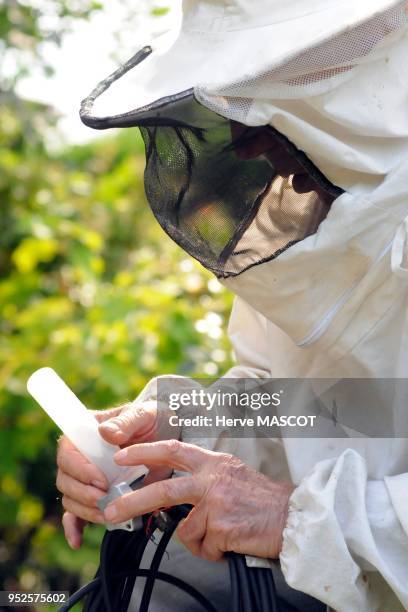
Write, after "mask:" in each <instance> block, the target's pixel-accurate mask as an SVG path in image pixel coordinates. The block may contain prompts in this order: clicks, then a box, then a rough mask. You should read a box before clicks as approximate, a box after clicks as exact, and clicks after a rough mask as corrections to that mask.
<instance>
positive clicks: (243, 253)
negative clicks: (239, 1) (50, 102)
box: [82, 69, 342, 278]
mask: <svg viewBox="0 0 408 612" xmlns="http://www.w3.org/2000/svg"><path fill="white" fill-rule="evenodd" d="M122 70H123V69H122ZM111 78H112V77H111ZM112 80H115V79H112ZM105 88H106V87H105ZM95 92H97V93H96V95H99V93H101V86H99V91H98V88H97V90H95ZM91 96H92V94H91ZM95 97H96V96H94V98H95ZM90 98H91V97H90ZM88 100H89V99H88ZM84 105H85V108H87V107H86V101H85V102H84ZM84 105H83V108H84ZM84 114H85V113H84V111H82V119H83V120H84V121H85V122H86V123H87V124H88V125H90V124H92V123H91V121H90V120H89V118H88V117H85V118H84ZM95 122H97V124H95ZM93 123H94V124H93V125H92V127H97V128H99V129H100V128H105V127H114V126H121V127H130V126H132V125H133V126H138V127H139V128H140V130H141V133H142V136H143V139H144V142H145V146H146V170H145V190H146V195H147V199H148V201H149V204H150V206H151V208H152V211H153V213H154V215H155V217H156V219H157V220H158V222H159V223H160V225H161V226H162V228H163V229H164V230H165V232H166V233H167V234H168V235H169V236H170V237H171V238H172V239H173V240H174V241H175V242H176V243H177V244H179V245H180V246H181V247H182V248H183V249H184V250H185V251H186V252H188V253H189V254H190V255H192V256H193V257H194V258H195V259H197V260H198V261H199V262H201V263H202V265H203V266H204V267H205V268H207V269H209V270H211V271H212V272H214V274H215V275H216V276H218V277H223V278H227V277H229V276H236V275H238V274H240V273H242V272H244V271H245V270H247V269H248V268H250V267H252V266H254V265H257V264H259V263H262V262H265V261H268V260H271V259H273V258H275V257H277V256H278V255H280V254H281V253H283V252H284V251H285V250H286V249H288V248H289V247H290V246H291V245H293V244H295V243H296V242H299V241H300V240H303V239H304V238H306V237H307V236H310V235H311V234H314V233H315V232H316V230H317V228H318V226H319V225H320V223H321V222H322V221H323V219H325V217H326V215H327V213H328V211H329V209H330V206H331V204H332V203H333V201H334V199H335V198H337V197H338V196H339V195H340V194H341V193H342V191H341V189H339V188H337V187H335V186H334V185H332V184H331V183H330V182H329V181H328V180H327V179H326V178H325V177H324V176H323V175H322V173H321V172H320V171H319V170H318V169H317V168H316V167H315V166H314V165H313V163H312V162H311V161H310V160H309V159H308V158H307V157H306V155H305V154H304V153H302V152H301V151H299V150H298V149H296V147H295V146H294V145H293V144H291V143H290V142H289V141H288V140H287V138H285V137H284V136H283V135H282V134H280V133H279V132H278V131H277V130H275V129H273V128H272V127H270V126H264V127H255V128H252V127H247V126H244V125H242V124H239V123H235V122H232V121H230V120H229V119H226V118H224V117H221V116H220V115H218V114H216V113H215V112H213V111H211V110H209V109H207V108H206V107H204V106H203V105H201V104H200V103H199V102H197V100H196V99H195V98H194V94H193V91H192V90H191V91H187V92H183V93H181V94H179V95H176V96H172V97H169V98H165V99H163V100H159V101H158V102H156V103H155V104H153V105H152V106H150V107H145V108H143V109H140V110H139V111H133V112H132V113H126V114H125V115H120V116H117V117H116V118H102V119H94V120H93Z"/></svg>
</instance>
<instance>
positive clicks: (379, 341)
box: [57, 0, 408, 612]
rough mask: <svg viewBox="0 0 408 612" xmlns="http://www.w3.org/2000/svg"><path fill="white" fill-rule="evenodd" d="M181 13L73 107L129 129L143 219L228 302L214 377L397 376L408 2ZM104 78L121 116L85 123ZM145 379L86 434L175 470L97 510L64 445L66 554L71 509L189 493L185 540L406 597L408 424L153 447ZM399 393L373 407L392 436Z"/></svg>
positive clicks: (399, 419) (263, 5)
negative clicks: (138, 144)
mask: <svg viewBox="0 0 408 612" xmlns="http://www.w3.org/2000/svg"><path fill="white" fill-rule="evenodd" d="M183 8H184V16H183V23H182V28H181V32H180V34H179V36H178V38H177V40H176V42H175V43H174V44H173V46H172V47H171V48H170V50H168V51H167V52H166V53H164V54H163V53H162V54H159V53H155V52H153V53H150V50H149V49H144V50H143V51H142V52H141V53H140V54H138V55H137V56H136V57H135V58H134V59H133V60H132V61H131V62H130V63H129V64H128V65H126V66H125V67H124V68H123V69H121V70H120V71H118V73H117V74H116V75H114V78H111V79H110V80H108V81H107V82H105V83H104V84H102V86H101V87H99V88H98V89H97V90H95V92H93V94H92V95H91V97H90V98H88V99H87V100H86V101H85V102H84V105H83V107H82V118H83V120H84V121H85V122H86V123H88V125H91V126H92V127H97V128H101V129H104V128H107V127H115V126H118V127H131V126H138V127H140V129H141V131H142V134H143V138H144V140H145V143H146V152H147V167H146V175H145V182H146V192H147V196H148V200H149V203H150V205H151V207H152V209H153V212H154V214H155V215H156V218H157V219H158V221H159V222H160V224H161V225H162V226H163V228H164V229H165V231H166V232H167V233H168V234H169V235H170V236H171V237H172V238H173V239H174V240H175V241H176V242H177V243H178V244H179V245H180V246H181V247H182V248H183V249H185V250H186V251H187V252H188V253H190V254H191V255H192V256H193V257H195V258H196V259H198V260H199V261H200V262H201V263H202V264H203V265H204V266H205V267H206V268H207V269H209V270H211V271H213V272H214V273H215V274H216V276H217V277H218V278H219V279H220V281H221V282H222V283H223V284H224V285H225V286H226V287H227V288H228V289H230V290H231V291H232V292H234V294H236V296H237V297H236V300H235V304H234V308H233V312H232V315H231V320H230V324H229V335H230V338H231V342H232V344H233V347H234V349H235V354H236V360H237V365H236V366H235V367H233V368H232V369H231V370H230V371H229V372H227V373H226V375H225V376H226V377H229V378H253V377H260V378H268V377H270V378H271V377H273V378H297V379H309V378H312V379H336V380H339V379H347V378H361V379H371V380H372V381H373V384H374V383H375V381H380V380H381V379H403V378H406V377H407V372H408V320H407V314H408V262H407V252H408V245H407V239H408V236H407V235H408V61H407V58H408V35H407V31H408V28H407V23H408V3H407V2H406V1H405V0H404V1H401V0H399V1H395V0H359V1H358V2H355V1H354V0H342V1H340V0H309V1H308V2H304V1H303V0H286V1H285V2H283V1H282V0H202V1H201V2H199V1H196V0H186V1H185V2H184V6H183ZM118 76H121V77H122V78H121V79H120V81H118V83H117V84H115V86H114V87H112V95H111V97H110V98H109V96H106V100H108V101H109V100H110V101H111V102H112V103H113V107H114V108H115V109H119V106H118V105H120V104H121V105H122V108H121V110H123V112H122V113H120V114H119V115H118V114H116V115H115V116H113V115H108V114H106V113H105V115H104V116H101V114H100V113H99V115H98V116H95V115H94V114H92V113H93V109H92V107H93V104H94V102H95V100H96V98H97V97H98V96H99V95H100V93H101V92H103V91H104V90H105V89H106V88H107V86H109V85H110V84H111V83H112V82H113V81H114V80H115V79H116V78H117V77H118ZM132 79H133V80H132ZM125 86H130V92H131V93H130V94H129V93H126V94H125V93H124V92H125ZM103 99H104V96H102V97H101V98H100V104H101V106H100V108H103V104H106V103H107V102H103ZM136 107H137V108H136ZM95 108H96V107H95ZM135 108H136V110H131V109H135ZM129 109H130V110H129ZM185 382H186V384H187V382H188V381H185ZM191 384H193V383H191ZM157 388H158V384H157V379H155V380H153V381H151V382H150V383H149V384H148V385H147V387H146V388H145V389H144V391H143V392H142V393H141V395H140V396H139V397H138V398H137V399H136V400H135V402H133V404H131V405H127V406H125V407H124V408H122V409H115V410H113V411H108V412H106V413H101V414H100V415H99V416H98V418H99V420H100V421H104V422H103V423H102V425H101V427H100V431H101V433H102V435H103V436H104V437H105V439H106V440H108V441H109V442H112V443H115V444H120V445H122V446H125V447H127V450H124V451H122V453H121V454H120V456H118V462H120V463H121V464H123V465H129V464H132V463H135V464H137V463H146V464H148V465H150V466H161V467H163V466H165V467H167V468H171V469H177V470H181V471H183V472H188V474H189V475H188V476H184V477H180V478H175V479H168V480H164V481H156V482H153V483H151V484H148V485H146V487H145V488H144V489H142V490H140V491H136V492H134V493H132V494H130V495H128V496H126V497H123V498H121V500H119V501H117V502H116V503H114V504H112V505H111V506H110V507H109V509H108V511H109V515H108V513H106V515H105V517H103V516H102V515H101V514H100V513H99V512H98V510H97V509H96V505H95V504H96V499H97V498H98V496H100V495H101V494H102V493H101V491H103V490H104V489H105V485H106V483H105V481H104V478H103V475H101V474H100V473H99V472H98V470H97V468H95V467H93V466H91V465H90V464H88V463H87V462H86V460H85V459H84V458H82V457H81V456H80V455H79V453H78V452H76V451H75V449H73V448H72V446H71V445H70V443H69V442H68V441H67V440H66V439H63V440H62V442H61V444H60V449H59V454H58V465H59V472H58V480H57V486H58V488H59V489H60V490H61V491H62V492H63V494H64V498H63V505H64V508H65V510H66V512H65V515H64V519H63V523H64V528H65V533H66V536H67V538H68V540H69V541H70V542H71V544H72V545H73V546H78V545H80V540H81V533H82V528H83V524H84V521H93V522H104V520H105V519H106V518H108V519H109V521H111V522H114V521H118V522H120V521H123V520H125V519H127V518H129V517H131V516H135V515H140V514H143V513H145V512H148V511H150V510H153V509H155V508H158V507H161V506H168V505H173V504H176V503H184V502H187V503H192V504H193V505H194V506H195V508H194V510H193V511H192V512H191V514H190V516H189V517H188V519H187V520H186V521H185V522H184V523H183V525H182V526H181V527H180V528H179V530H178V534H179V538H180V539H181V541H182V542H183V543H184V544H185V545H186V546H187V548H189V549H190V550H191V551H192V552H193V553H194V554H196V555H199V556H202V557H203V558H205V559H210V560H217V559H219V558H220V557H221V556H222V555H223V553H224V552H226V551H229V550H233V551H236V552H241V553H245V554H249V555H255V556H258V557H268V558H272V559H277V558H279V559H280V563H281V568H282V571H283V574H284V577H285V579H286V582H287V583H288V584H289V585H290V586H291V587H293V588H294V589H296V590H298V591H300V592H302V593H305V594H308V595H310V596H312V597H314V598H316V599H317V600H318V601H320V602H323V603H324V604H326V605H327V606H330V607H331V608H333V609H334V610H338V611H340V612H365V611H374V610H375V611H377V610H378V611H379V610H381V612H388V611H389V612H391V611H392V612H397V611H398V610H406V609H408V443H407V440H406V438H405V437H397V436H394V437H379V438H377V439H372V438H371V439H370V438H368V437H350V438H348V439H343V438H337V439H335V438H318V437H316V438H313V439H300V438H297V437H292V438H287V439H286V438H284V439H283V440H277V439H262V440H261V439H256V440H224V439H222V440H218V441H217V440H215V441H212V442H213V443H212V445H211V441H210V442H208V443H207V444H203V445H202V448H199V447H196V446H194V445H189V444H187V443H186V442H182V441H181V442H180V441H174V440H171V441H168V440H167V441H166V440H164V441H163V440H162V441H160V439H162V438H166V437H168V435H169V434H168V431H167V433H166V432H165V431H164V429H165V428H164V427H162V423H164V422H165V421H166V419H165V418H164V417H163V415H164V414H165V413H166V410H167V406H166V405H165V403H164V402H163V401H162V400H161V398H160V397H157ZM397 395H398V394H394V395H390V396H389V397H388V398H387V401H386V402H385V404H384V409H383V414H382V417H383V418H384V419H385V421H387V422H390V423H392V424H393V425H394V426H396V431H397V432H398V431H403V425H404V423H405V420H406V416H405V415H406V409H405V410H404V406H401V402H398V401H397V398H396V396H397ZM353 410H354V412H356V413H357V414H358V413H359V411H361V410H363V407H362V405H360V404H358V402H357V403H356V405H355V406H353ZM399 425H400V426H401V427H402V429H399ZM181 437H182V438H183V433H182V434H181ZM152 442H154V443H152ZM135 443H138V444H137V445H136V444H135ZM139 443H141V444H139ZM299 609H306V607H305V608H302V607H301V606H300V608H299Z"/></svg>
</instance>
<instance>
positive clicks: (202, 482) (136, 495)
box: [104, 440, 294, 561]
mask: <svg viewBox="0 0 408 612" xmlns="http://www.w3.org/2000/svg"><path fill="white" fill-rule="evenodd" d="M115 460H116V461H117V463H118V464H119V465H126V466H130V465H137V464H139V463H143V464H145V465H147V466H149V467H150V466H158V465H161V466H167V467H170V468H174V469H177V470H180V471H183V472H188V473H189V474H190V475H188V476H181V477H179V478H174V479H170V480H162V481H160V482H155V483H153V484H150V485H147V486H145V487H143V488H142V489H139V490H137V491H135V492H133V493H129V494H127V495H124V496H123V497H121V498H119V499H117V500H115V501H114V502H112V503H111V504H109V505H108V506H107V508H106V509H105V512H104V515H105V517H106V519H107V521H109V522H112V523H120V522H122V521H125V520H128V519H130V518H133V517H135V516H140V515H142V514H145V513H148V512H152V511H154V510H157V509H159V508H164V507H168V506H175V505H178V504H184V503H188V504H192V505H193V506H194V508H193V510H192V511H191V512H190V514H189V515H188V517H187V518H186V519H185V520H184V521H183V522H182V524H181V525H180V526H179V528H178V530H177V534H178V536H179V538H180V540H181V541H182V542H183V543H184V545H185V546H186V547H187V548H189V549H190V550H191V552H192V553H193V554H195V555H197V556H200V557H202V558H204V559H207V560H212V561H217V560H219V559H220V558H221V557H222V556H223V554H224V553H225V552H228V551H233V552H237V553H242V554H247V555H254V556H258V557H265V558H277V557H278V556H279V553H280V551H281V547H282V532H283V529H284V527H285V524H286V519H287V512H288V503H289V498H290V495H291V494H292V492H293V490H294V487H293V486H292V485H290V484H289V483H277V482H274V481H272V480H270V479H269V478H267V477H266V476H264V475H262V474H260V473H258V472H256V471H254V470H252V469H250V468H249V467H248V466H247V465H245V464H244V463H243V462H242V461H240V460H239V459H237V458H236V457H233V456H232V455H228V454H224V453H215V452H212V451H208V450H203V449H201V448H199V447H198V446H195V445H192V444H186V443H183V442H178V441H177V440H168V441H161V442H154V443H150V444H149V443H147V444H137V445H135V446H131V447H128V448H126V449H123V450H121V451H119V452H118V453H117V454H116V455H115Z"/></svg>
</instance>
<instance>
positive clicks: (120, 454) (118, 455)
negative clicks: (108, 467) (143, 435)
mask: <svg viewBox="0 0 408 612" xmlns="http://www.w3.org/2000/svg"><path fill="white" fill-rule="evenodd" d="M127 455H128V451H127V448H123V449H122V450H120V451H118V452H117V453H115V461H123V460H124V459H126V457H127Z"/></svg>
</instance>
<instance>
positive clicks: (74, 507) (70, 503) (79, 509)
mask: <svg viewBox="0 0 408 612" xmlns="http://www.w3.org/2000/svg"><path fill="white" fill-rule="evenodd" d="M62 505H63V507H64V509H65V510H67V512H71V514H75V516H77V517H78V518H80V519H83V520H84V521H89V522H90V523H97V524H99V525H102V524H103V523H105V519H104V516H103V514H102V512H101V511H100V510H99V509H97V508H90V507H89V506H84V505H83V504H81V503H80V502H78V501H76V500H75V499H72V498H71V497H68V495H64V497H63V498H62Z"/></svg>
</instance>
